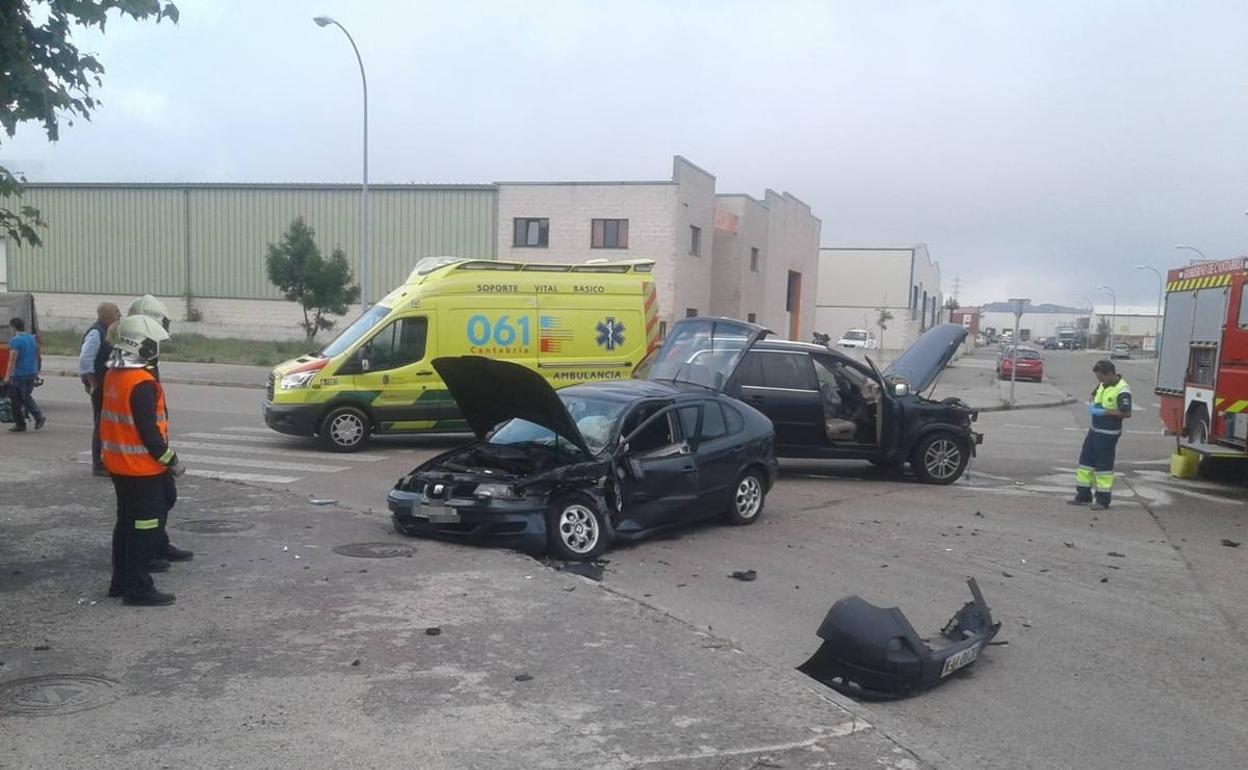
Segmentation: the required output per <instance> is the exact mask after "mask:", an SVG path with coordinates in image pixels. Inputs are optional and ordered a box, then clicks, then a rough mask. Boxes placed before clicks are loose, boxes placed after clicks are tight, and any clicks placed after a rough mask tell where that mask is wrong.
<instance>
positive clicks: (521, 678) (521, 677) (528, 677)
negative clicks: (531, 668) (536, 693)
mask: <svg viewBox="0 0 1248 770" xmlns="http://www.w3.org/2000/svg"><path fill="white" fill-rule="evenodd" d="M516 681H517V682H532V681H533V675H532V674H516Z"/></svg>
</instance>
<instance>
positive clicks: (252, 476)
mask: <svg viewBox="0 0 1248 770" xmlns="http://www.w3.org/2000/svg"><path fill="white" fill-rule="evenodd" d="M186 475H187V476H195V477H197V478H201V479H219V480H221V481H251V482H254V483H257V484H294V483H295V482H296V481H298V480H299V477H298V476H269V475H266V474H263V473H235V472H234V471H209V470H204V469H202V468H191V469H190V470H188V471H187V472H186Z"/></svg>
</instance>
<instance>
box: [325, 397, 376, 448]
mask: <svg viewBox="0 0 1248 770" xmlns="http://www.w3.org/2000/svg"><path fill="white" fill-rule="evenodd" d="M372 430H373V421H372V420H371V419H370V418H369V416H368V415H367V414H366V413H365V412H364V410H362V409H360V408H359V407H355V406H339V407H335V408H333V409H330V410H329V411H328V412H327V413H326V414H325V416H324V417H323V418H322V419H321V427H320V430H319V431H318V433H317V435H318V436H319V437H320V439H321V443H322V444H324V445H325V447H326V448H328V449H330V450H331V451H334V452H358V451H359V450H360V449H362V448H363V447H364V445H365V444H367V443H368V436H369V434H370V433H372Z"/></svg>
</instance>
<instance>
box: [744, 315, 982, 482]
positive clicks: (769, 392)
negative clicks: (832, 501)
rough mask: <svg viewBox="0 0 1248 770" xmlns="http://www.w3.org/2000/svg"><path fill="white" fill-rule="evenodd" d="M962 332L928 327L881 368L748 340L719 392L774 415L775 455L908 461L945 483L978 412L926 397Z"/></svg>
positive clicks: (966, 456) (971, 449)
mask: <svg viewBox="0 0 1248 770" xmlns="http://www.w3.org/2000/svg"><path fill="white" fill-rule="evenodd" d="M965 339H966V329H964V328H963V327H962V326H959V325H956V324H943V325H940V326H936V327H933V328H932V329H929V330H928V331H927V332H926V333H925V334H924V335H923V336H922V337H920V338H919V339H918V340H917V341H916V342H915V343H914V344H913V345H911V346H910V347H909V348H908V349H907V350H906V351H905V352H904V353H902V354H901V356H899V357H898V358H897V360H896V361H894V362H893V363H892V364H891V365H890V366H889V367H888V368H887V369H885V370H884V371H883V372H881V371H879V370H878V369H876V368H875V366H874V364H872V363H871V361H870V359H869V358H868V359H866V362H865V363H860V362H859V361H857V360H855V359H854V358H851V357H849V356H846V355H843V354H841V353H838V352H836V351H833V350H829V349H827V348H825V347H822V346H819V345H812V344H808V343H802V342H787V341H783V340H773V339H764V340H761V341H758V342H756V343H754V345H753V346H752V347H751V348H750V350H749V352H748V353H747V354H746V356H745V358H744V360H742V362H741V364H740V365H739V366H738V368H737V370H736V372H735V373H734V375H733V377H732V379H731V380H730V381H729V383H728V387H727V388H726V392H727V393H728V394H729V395H731V396H734V397H736V398H738V399H740V400H742V401H744V402H745V403H747V404H749V405H750V406H753V407H754V408H755V409H757V410H759V411H760V412H762V413H763V414H765V415H767V416H768V417H770V418H771V421H772V423H773V424H774V425H775V427H776V455H777V456H779V457H814V458H830V459H831V458H843V459H861V460H869V461H871V462H873V463H875V464H876V465H880V466H886V467H900V466H902V465H904V464H906V463H909V464H910V467H911V469H912V470H913V471H914V473H915V475H916V476H917V477H918V478H919V479H920V480H921V481H923V482H926V483H929V484H951V483H953V482H954V481H957V479H958V478H959V477H960V476H961V475H962V473H963V472H964V471H965V470H966V466H967V464H968V463H969V462H970V459H971V457H972V456H973V455H974V453H975V451H976V447H977V446H978V445H979V444H981V443H983V435H982V434H979V433H976V432H975V431H974V430H972V427H971V424H972V423H973V422H975V420H976V418H977V417H978V412H977V411H976V410H974V409H972V408H970V407H969V406H967V405H966V404H965V403H963V402H962V401H961V400H959V399H956V398H948V399H944V400H943V401H935V400H932V399H930V398H927V397H925V396H924V395H923V394H924V393H925V392H927V391H929V389H931V388H933V386H934V385H935V383H936V380H937V378H938V377H939V376H940V373H941V372H942V371H944V368H945V366H946V365H947V364H948V363H949V361H950V360H951V359H952V358H953V355H954V353H955V352H956V351H957V348H958V346H959V345H961V344H962V342H963V340H965Z"/></svg>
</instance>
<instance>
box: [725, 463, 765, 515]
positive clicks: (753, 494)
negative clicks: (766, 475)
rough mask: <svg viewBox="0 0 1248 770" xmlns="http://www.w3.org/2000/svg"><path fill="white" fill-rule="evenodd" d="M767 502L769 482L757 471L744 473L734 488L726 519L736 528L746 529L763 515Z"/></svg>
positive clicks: (726, 511)
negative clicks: (764, 505)
mask: <svg viewBox="0 0 1248 770" xmlns="http://www.w3.org/2000/svg"><path fill="white" fill-rule="evenodd" d="M766 501H767V482H766V481H764V480H763V474H761V473H759V472H758V471H757V470H753V469H752V470H748V471H746V472H745V473H742V474H741V476H740V477H739V478H738V479H737V483H736V484H733V486H732V499H731V500H729V501H728V508H727V510H725V511H724V519H725V520H726V521H727V522H728V523H729V524H731V525H733V526H734V527H746V526H749V525H750V524H753V523H754V522H756V521H758V520H759V518H760V517H761V516H762V515H763V504H764V503H765V502H766Z"/></svg>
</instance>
